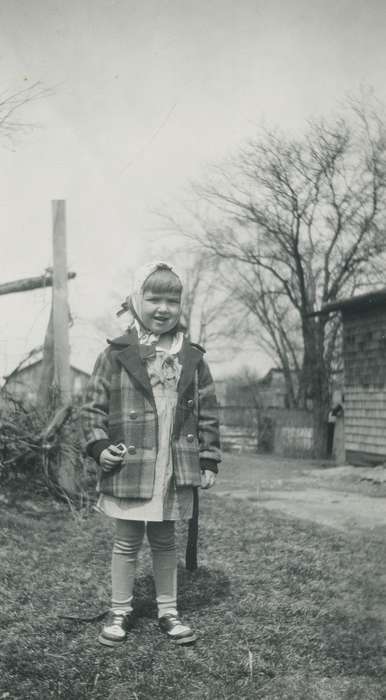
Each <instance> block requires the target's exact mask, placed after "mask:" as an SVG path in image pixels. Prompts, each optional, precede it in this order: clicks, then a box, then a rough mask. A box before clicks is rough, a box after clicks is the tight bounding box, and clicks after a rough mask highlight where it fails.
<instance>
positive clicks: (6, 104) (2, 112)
mask: <svg viewBox="0 0 386 700" xmlns="http://www.w3.org/2000/svg"><path fill="white" fill-rule="evenodd" d="M51 94H52V90H51V89H50V88H46V87H44V86H43V84H42V83H41V82H40V81H37V82H35V83H32V84H31V85H27V86H26V87H24V88H22V89H20V90H16V91H15V92H12V91H10V90H4V91H3V92H0V139H1V140H2V141H3V143H8V144H9V143H12V142H13V140H14V137H15V136H16V134H20V133H24V132H26V131H28V130H29V129H32V128H33V127H34V126H36V125H35V124H33V123H31V122H27V121H24V120H23V119H22V118H21V114H22V112H23V110H24V108H25V107H26V106H27V105H29V104H30V103H31V102H35V101H36V100H40V99H42V98H44V97H48V96H49V95H51Z"/></svg>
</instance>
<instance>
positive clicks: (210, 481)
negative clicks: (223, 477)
mask: <svg viewBox="0 0 386 700" xmlns="http://www.w3.org/2000/svg"><path fill="white" fill-rule="evenodd" d="M215 483H216V474H215V473H214V472H212V471H210V469H205V471H202V472H201V488H202V489H211V488H212V486H214V485H215Z"/></svg>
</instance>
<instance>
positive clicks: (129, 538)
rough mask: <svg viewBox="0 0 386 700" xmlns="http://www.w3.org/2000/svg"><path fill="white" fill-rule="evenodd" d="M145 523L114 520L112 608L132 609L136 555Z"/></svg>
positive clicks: (129, 610)
mask: <svg viewBox="0 0 386 700" xmlns="http://www.w3.org/2000/svg"><path fill="white" fill-rule="evenodd" d="M144 532H145V524H144V523H143V522H141V521H137V520H119V519H117V520H116V533H115V541H114V545H113V553H112V560H111V584H112V599H111V608H112V610H124V611H125V612H131V611H132V609H133V608H132V600H133V587H134V578H135V570H136V564H137V556H138V552H139V550H140V547H141V544H142V541H143V535H144Z"/></svg>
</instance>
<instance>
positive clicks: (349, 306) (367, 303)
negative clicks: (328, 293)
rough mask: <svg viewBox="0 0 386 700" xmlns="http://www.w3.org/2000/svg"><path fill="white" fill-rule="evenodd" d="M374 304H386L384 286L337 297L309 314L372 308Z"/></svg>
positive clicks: (315, 314) (317, 314)
mask: <svg viewBox="0 0 386 700" xmlns="http://www.w3.org/2000/svg"><path fill="white" fill-rule="evenodd" d="M376 306H386V287H382V288H381V289H377V290H374V291H372V292H366V294H357V295H356V296H353V297H347V298H346V299H337V300H336V301H332V302H330V303H329V304H324V306H322V308H321V309H320V311H315V312H313V313H311V314H309V315H310V316H320V315H321V314H329V313H332V312H333V311H343V312H344V311H354V310H362V309H363V310H365V309H369V308H374V307H376Z"/></svg>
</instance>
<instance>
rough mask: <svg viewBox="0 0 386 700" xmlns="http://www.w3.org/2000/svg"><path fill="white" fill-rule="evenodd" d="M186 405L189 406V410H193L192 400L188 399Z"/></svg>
mask: <svg viewBox="0 0 386 700" xmlns="http://www.w3.org/2000/svg"><path fill="white" fill-rule="evenodd" d="M186 403H187V405H188V406H189V408H193V403H194V402H193V399H189V400H188V401H187V402H186Z"/></svg>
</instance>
